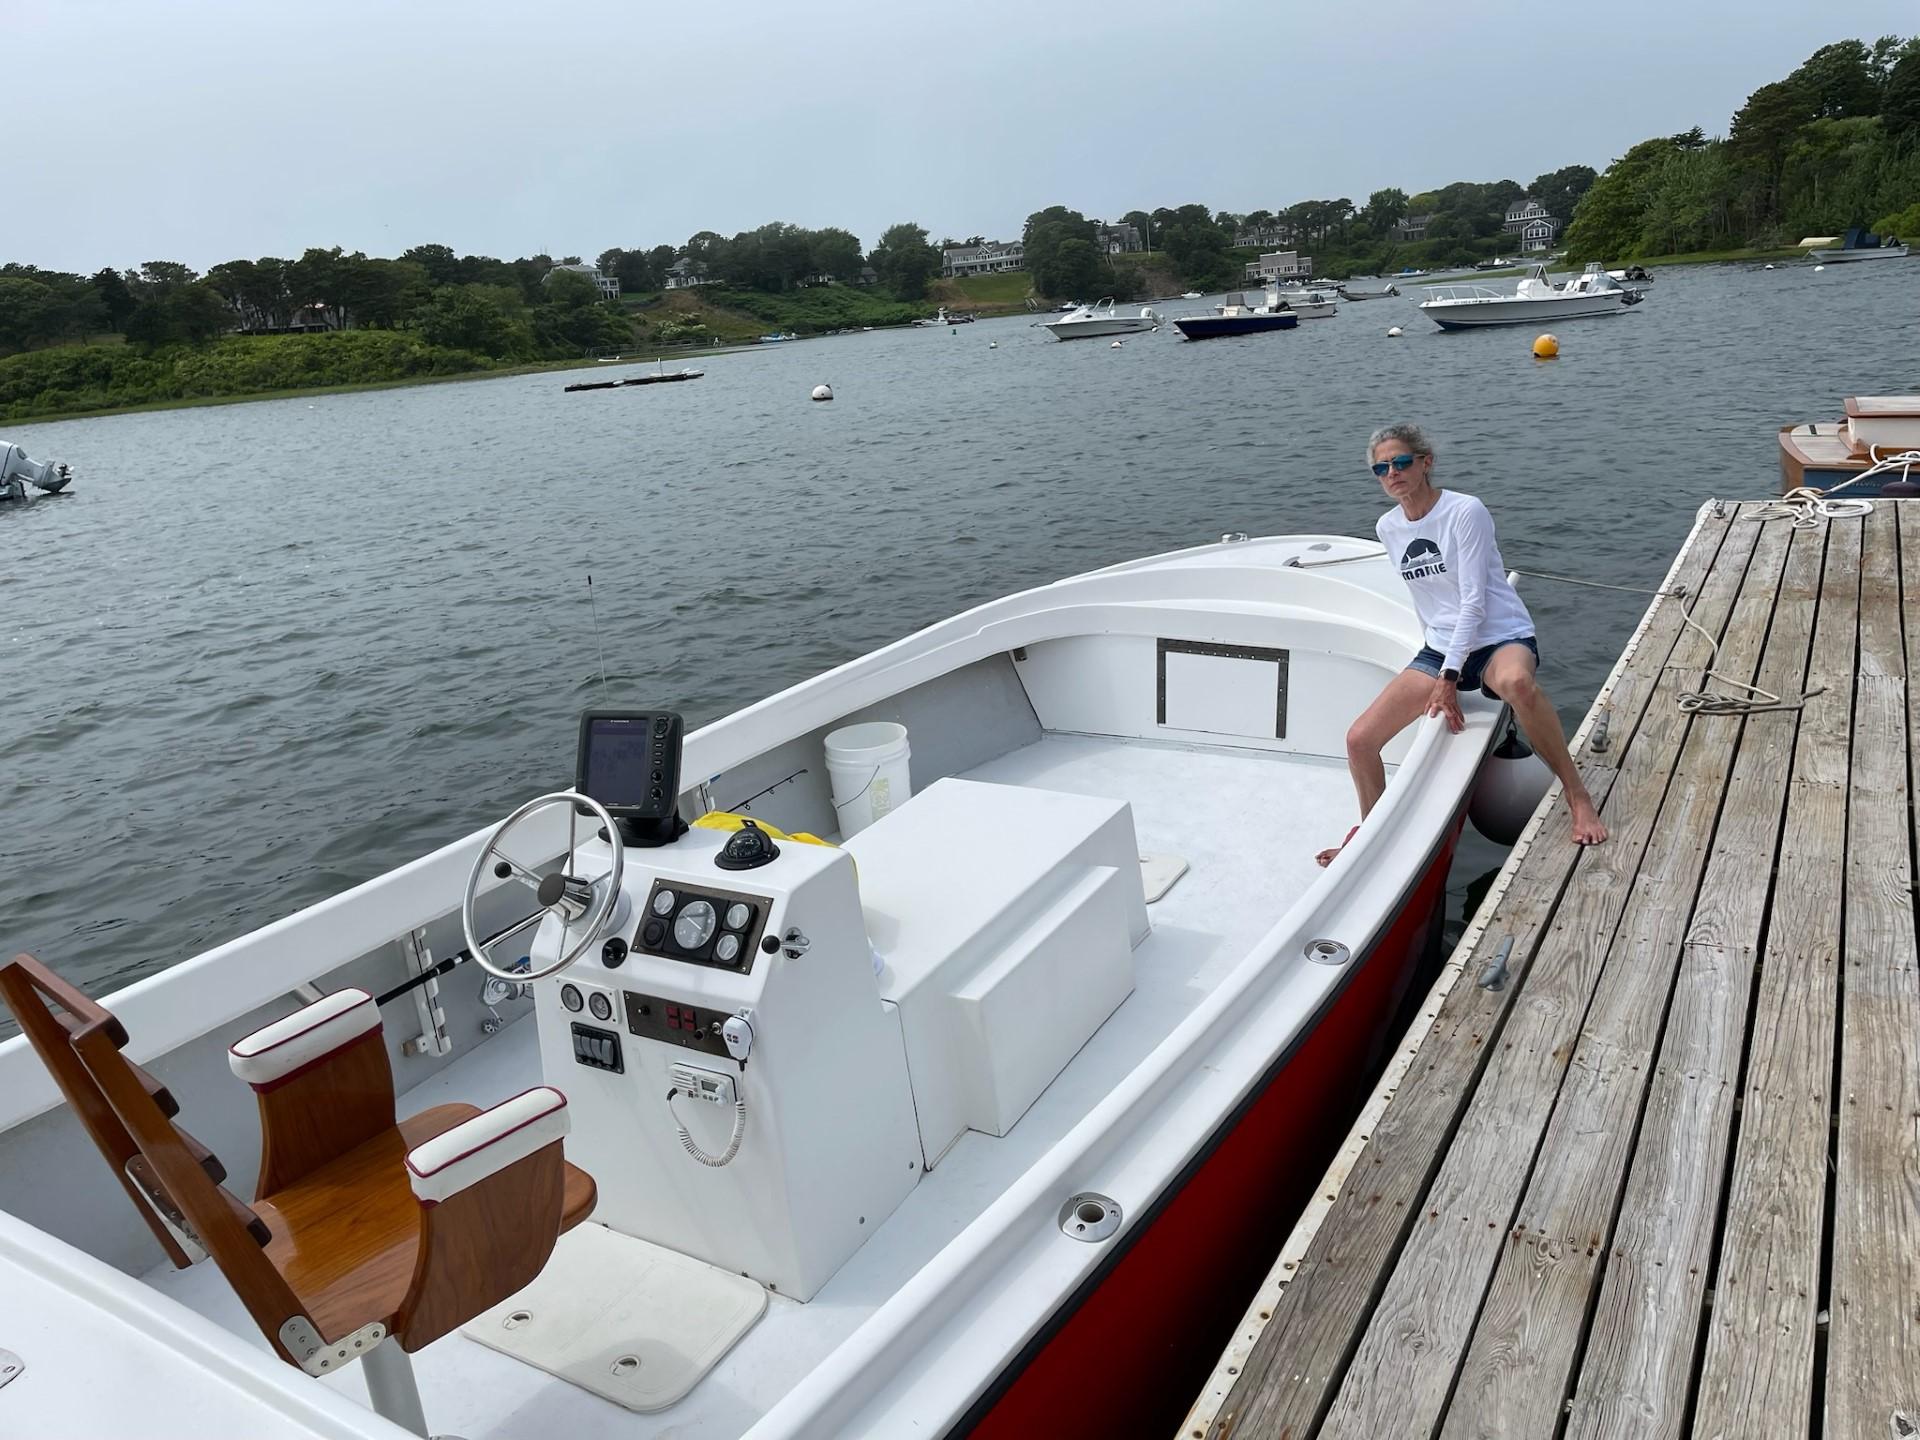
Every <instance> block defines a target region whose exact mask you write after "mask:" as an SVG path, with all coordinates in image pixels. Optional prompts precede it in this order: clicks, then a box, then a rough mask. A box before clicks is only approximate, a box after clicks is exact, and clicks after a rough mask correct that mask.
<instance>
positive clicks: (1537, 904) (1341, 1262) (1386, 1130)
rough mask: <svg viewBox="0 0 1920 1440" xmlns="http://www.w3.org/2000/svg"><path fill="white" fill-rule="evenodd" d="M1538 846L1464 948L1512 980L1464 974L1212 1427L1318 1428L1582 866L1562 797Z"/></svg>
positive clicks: (1682, 563) (1658, 634)
mask: <svg viewBox="0 0 1920 1440" xmlns="http://www.w3.org/2000/svg"><path fill="white" fill-rule="evenodd" d="M1731 528H1732V522H1731V519H1730V517H1721V518H1718V519H1712V518H1709V519H1706V520H1703V521H1702V522H1701V524H1700V526H1699V527H1698V529H1697V530H1696V532H1695V534H1694V537H1693V540H1692V542H1691V544H1690V545H1689V547H1688V549H1687V552H1686V553H1685V554H1684V555H1682V556H1681V557H1680V559H1679V561H1678V563H1677V564H1676V565H1675V567H1674V570H1673V573H1672V576H1671V579H1672V580H1673V581H1674V582H1675V583H1677V584H1678V585H1680V586H1682V587H1683V588H1684V589H1685V591H1686V593H1687V594H1688V595H1696V594H1698V593H1699V592H1700V590H1701V587H1702V585H1703V582H1704V580H1705V578H1706V576H1707V575H1708V573H1709V571H1710V570H1711V569H1712V568H1713V567H1714V565H1715V562H1716V561H1717V560H1718V559H1719V558H1720V549H1721V547H1722V545H1723V543H1724V542H1725V540H1726V537H1727V535H1728V533H1729V531H1730V530H1731ZM1728 598H1730V596H1721V597H1717V598H1715V599H1713V600H1711V601H1710V602H1709V603H1706V604H1703V605H1701V606H1700V607H1698V610H1697V616H1698V619H1699V620H1700V622H1701V623H1703V624H1705V625H1707V626H1708V627H1709V628H1713V627H1715V626H1716V625H1717V623H1719V621H1720V620H1721V619H1724V616H1725V614H1726V613H1727V609H1726V603H1725V602H1726V600H1727V599H1728ZM1680 615H1681V606H1680V605H1677V604H1675V603H1673V602H1672V601H1662V602H1659V603H1658V604H1657V605H1656V606H1655V607H1654V609H1653V611H1652V613H1651V614H1650V615H1649V617H1648V619H1647V622H1646V624H1645V625H1644V626H1643V627H1642V629H1641V631H1640V633H1639V636H1638V640H1637V644H1636V646H1635V650H1634V654H1633V655H1632V656H1631V657H1629V662H1628V663H1627V664H1626V665H1625V667H1624V668H1623V669H1622V670H1621V672H1620V673H1619V674H1618V675H1617V676H1616V678H1615V683H1614V685H1613V687H1612V690H1611V694H1610V695H1609V697H1608V700H1609V703H1608V707H1607V716H1608V744H1607V747H1606V749H1605V750H1604V751H1603V752H1601V753H1599V754H1591V755H1583V756H1582V757H1581V769H1582V773H1583V775H1584V777H1585V779H1586V781H1587V785H1588V788H1589V789H1590V790H1591V791H1592V792H1593V795H1594V798H1595V800H1596V801H1597V802H1598V803H1600V804H1601V806H1602V807H1603V813H1610V812H1606V810H1605V807H1606V805H1607V801H1608V795H1609V792H1610V791H1611V789H1612V785H1613V780H1614V777H1615V776H1616V775H1617V774H1618V771H1619V766H1620V764H1621V763H1622V760H1623V757H1624V756H1625V755H1626V754H1628V753H1629V752H1630V751H1631V749H1632V748H1633V746H1634V745H1636V744H1638V727H1639V725H1640V721H1641V717H1642V716H1643V714H1644V713H1645V711H1646V708H1647V704H1648V701H1649V699H1650V698H1651V696H1652V693H1653V684H1654V681H1655V680H1656V679H1657V678H1658V676H1659V675H1660V674H1661V672H1662V671H1663V669H1664V666H1665V663H1666V660H1667V658H1668V657H1669V655H1670V654H1671V652H1672V649H1673V646H1674V644H1675V643H1676V642H1677V641H1678V639H1679V638H1680V636H1681V634H1682V632H1683V629H1684V627H1683V625H1682V622H1681V619H1680ZM1531 853H1532V854H1534V855H1537V856H1539V857H1541V858H1540V859H1539V860H1537V861H1535V862H1534V863H1531V864H1529V865H1527V866H1526V867H1525V868H1524V869H1523V870H1522V871H1521V872H1520V873H1519V874H1517V875H1515V876H1514V877H1513V883H1512V884H1511V885H1510V886H1509V888H1508V890H1507V893H1506V895H1505V897H1504V898H1503V901H1502V905H1501V913H1500V917H1499V918H1500V923H1499V924H1498V925H1497V926H1495V927H1493V928H1490V929H1489V930H1488V931H1487V932H1486V933H1485V935H1484V936H1483V937H1482V941H1481V943H1480V945H1479V946H1478V947H1476V950H1475V952H1474V954H1472V955H1471V956H1468V957H1463V960H1464V969H1465V973H1466V974H1467V975H1473V976H1477V975H1478V974H1479V973H1480V971H1481V969H1482V968H1484V965H1485V963H1486V962H1487V961H1488V960H1490V959H1491V958H1492V956H1493V954H1494V953H1495V951H1496V950H1497V948H1498V946H1499V945H1500V944H1501V943H1502V941H1503V939H1504V938H1505V937H1507V936H1511V937H1512V939H1513V945H1512V948H1511V952H1510V956H1509V961H1508V963H1509V967H1510V971H1511V975H1512V979H1511V980H1510V982H1509V984H1508V985H1507V986H1506V988H1504V989H1501V990H1494V991H1489V990H1484V989H1482V988H1480V987H1479V986H1478V985H1473V984H1464V985H1456V986H1455V987H1454V988H1453V989H1452V990H1451V991H1450V992H1449V994H1448V996H1447V998H1446V1001H1445V1002H1444V1004H1443V1005H1442V1008H1441V1011H1440V1013H1439V1015H1438V1016H1436V1017H1435V1019H1434V1021H1433V1025H1432V1030H1431V1032H1430V1034H1429V1036H1428V1038H1427V1039H1426V1040H1425V1041H1423V1042H1422V1057H1421V1059H1420V1060H1419V1061H1418V1062H1417V1063H1416V1065H1415V1066H1414V1067H1413V1069H1412V1070H1411V1071H1410V1072H1409V1074H1408V1075H1407V1077H1406V1079H1405V1081H1404V1082H1403V1083H1402V1084H1401V1086H1400V1088H1399V1089H1398V1090H1397V1091H1396V1092H1395V1093H1394V1097H1393V1101H1392V1103H1391V1104H1390V1105H1389V1106H1388V1107H1387V1109H1386V1111H1385V1114H1384V1115H1383V1117H1382V1119H1381V1122H1380V1124H1379V1125H1377V1126H1376V1127H1375V1129H1374V1130H1373V1132H1372V1134H1371V1135H1370V1136H1369V1137H1368V1140H1367V1148H1366V1150H1365V1152H1364V1154H1363V1156H1362V1158H1361V1161H1360V1164H1359V1165H1358V1166H1356V1167H1355V1169H1354V1170H1353V1172H1352V1173H1351V1174H1350V1175H1349V1177H1348V1180H1347V1183H1346V1184H1345V1185H1343V1186H1342V1187H1341V1190H1340V1192H1339V1194H1338V1195H1337V1197H1336V1198H1335V1200H1334V1202H1333V1205H1332V1207H1331V1208H1330V1211H1329V1213H1328V1216H1327V1218H1326V1220H1325V1221H1324V1222H1323V1223H1322V1224H1321V1225H1320V1227H1319V1229H1318V1230H1317V1231H1316V1233H1315V1236H1314V1239H1313V1242H1312V1243H1311V1245H1310V1246H1309V1247H1308V1249H1307V1252H1306V1254H1305V1255H1304V1256H1303V1257H1302V1260H1301V1262H1300V1264H1299V1266H1298V1268H1297V1270H1296V1271H1295V1273H1294V1275H1293V1278H1292V1279H1291V1280H1290V1281H1289V1282H1288V1284H1287V1286H1286V1288H1285V1290H1283V1291H1282V1292H1281V1294H1280V1297H1279V1300H1278V1302H1277V1303H1276V1305H1275V1307H1274V1310H1273V1313H1272V1315H1271V1318H1270V1319H1269V1320H1268V1322H1267V1324H1266V1326H1265V1328H1264V1329H1263V1330H1262V1331H1261V1333H1260V1335H1259V1338H1258V1339H1257V1340H1256V1341H1255V1342H1254V1344H1253V1347H1252V1350H1251V1352H1250V1354H1249V1357H1248V1359H1247V1363H1246V1364H1245V1366H1244V1367H1243V1368H1242V1372H1241V1374H1240V1376H1239V1378H1238V1380H1237V1382H1236V1383H1235V1385H1234V1387H1233V1389H1232V1391H1231V1392H1230V1393H1229V1394H1228V1396H1227V1399H1226V1401H1225V1402H1224V1403H1223V1404H1222V1405H1221V1407H1220V1409H1219V1411H1218V1413H1217V1418H1216V1420H1215V1423H1214V1425H1213V1427H1212V1430H1211V1434H1212V1435H1214V1436H1221V1437H1224V1436H1226V1435H1228V1434H1231V1435H1234V1436H1240V1437H1248V1436H1281V1435H1284V1436H1302V1435H1306V1434H1308V1433H1310V1432H1311V1430H1312V1429H1313V1427H1314V1426H1316V1425H1317V1424H1318V1422H1319V1419H1320V1416H1321V1414H1322V1412H1323V1411H1324V1410H1325V1408H1326V1406H1327V1405H1328V1403H1329V1402H1330V1401H1331V1398H1332V1395H1333V1392H1334V1388H1335V1387H1336V1386H1337V1385H1338V1383H1339V1382H1340V1380H1341V1378H1342V1376H1343V1375H1344V1374H1345V1371H1346V1367H1347V1361H1348V1358H1349V1357H1350V1355H1351V1353H1352V1351H1353V1348H1354V1346H1355V1344H1356V1343H1357V1341H1358V1337H1359V1334H1360V1330H1361V1327H1362V1326H1363V1325H1364V1324H1365V1322H1366V1320H1367V1318H1368V1315H1369V1313H1370V1311H1371V1308H1372V1305H1373V1303H1374V1300H1375V1297H1376V1296H1377V1295H1378V1293H1379V1289H1380V1286H1381V1284H1382V1283H1383V1281H1384V1271H1385V1267H1386V1265H1387V1264H1388V1263H1389V1262H1390V1260H1391V1257H1392V1256H1393V1255H1394V1254H1396V1253H1397V1252H1398V1250H1399V1248H1400V1245H1401V1243H1402V1241H1403V1240H1404V1238H1405V1235H1406V1232H1407V1230H1408V1227H1409V1226H1410V1225H1412V1224H1413V1222H1414V1219H1415V1217H1416V1215H1417V1214H1418V1213H1419V1207H1418V1203H1417V1202H1418V1200H1419V1197H1420V1196H1421V1194H1422V1193H1423V1192H1424V1191H1425V1189H1426V1187H1427V1184H1428V1182H1429V1180H1430V1179H1431V1177H1432V1174H1433V1171H1434V1168H1435V1166H1436V1165H1437V1164H1438V1162H1439V1159H1440V1157H1441V1154H1442V1152H1443V1151H1444V1148H1445V1145H1446V1141H1447V1138H1448V1137H1449V1136H1450V1135H1451V1134H1452V1133H1453V1130H1454V1128H1455V1126H1456V1125H1457V1124H1458V1122H1459V1117H1460V1114H1461V1112H1462V1110H1463V1109H1464V1108H1465V1105H1466V1102H1467V1099H1468V1097H1469V1095H1470V1094H1471V1093H1472V1091H1473V1087H1474V1084H1475V1081H1476V1079H1477V1078H1478V1076H1479V1073H1480V1070H1481V1068H1482V1067H1483V1066H1484V1065H1485V1063H1486V1059H1487V1056H1488V1054H1489V1053H1490V1042H1491V1041H1493V1039H1494V1037H1495V1036H1496V1035H1497V1034H1498V1032H1499V1030H1500V1025H1501V1021H1502V1019H1503V1017H1504V1016H1505V1014H1506V1012H1507V1010H1508V1008H1509V1006H1510V1005H1511V1004H1512V1001H1513V998H1514V995H1515V993H1516V991H1517V990H1518V988H1519V985H1520V984H1521V983H1522V982H1523V980H1524V977H1525V976H1526V974H1527V972H1528V965H1529V963H1530V961H1531V959H1532V956H1533V954H1534V952H1535V948H1536V946H1537V945H1538V943H1539V941H1540V939H1541V937H1542V935H1543V933H1544V929H1545V926H1546V924H1547V922H1548V920H1549V918H1550V917H1551V915H1552V914H1553V912H1554V908H1555V906H1556V905H1557V904H1558V902H1559V899H1560V894H1561V891H1562V889H1563V888H1564V886H1565V885H1566V883H1567V880H1568V879H1569V877H1570V876H1571V874H1572V872H1573V869H1574V865H1575V862H1576V860H1577V859H1578V854H1579V852H1578V851H1577V850H1576V849H1575V847H1574V846H1573V844H1572V841H1571V835H1570V830H1569V823H1568V818H1567V812H1566V807H1565V806H1564V805H1561V804H1557V803H1556V804H1555V806H1554V807H1553V810H1552V811H1551V812H1550V813H1549V815H1548V816H1547V817H1546V818H1545V821H1544V824H1543V827H1542V829H1541V831H1540V833H1539V835H1538V838H1537V840H1536V842H1535V845H1534V847H1533V850H1532V852H1531Z"/></svg>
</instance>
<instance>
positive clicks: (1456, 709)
mask: <svg viewBox="0 0 1920 1440" xmlns="http://www.w3.org/2000/svg"><path fill="white" fill-rule="evenodd" d="M1427 714H1429V715H1441V716H1444V717H1445V718H1446V722H1447V729H1449V730H1451V731H1452V732H1453V733H1454V734H1455V735H1458V734H1459V733H1460V732H1461V731H1462V730H1464V729H1466V728H1467V717H1466V716H1464V715H1462V714H1461V713H1460V691H1459V689H1458V688H1457V687H1456V686H1455V685H1454V683H1453V681H1451V680H1435V681H1434V682H1433V694H1432V695H1431V696H1429V697H1428V699H1427Z"/></svg>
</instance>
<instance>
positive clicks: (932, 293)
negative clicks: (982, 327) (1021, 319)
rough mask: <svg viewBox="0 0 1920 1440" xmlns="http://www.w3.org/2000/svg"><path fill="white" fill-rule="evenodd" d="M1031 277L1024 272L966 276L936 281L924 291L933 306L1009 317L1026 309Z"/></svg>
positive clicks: (1013, 271) (1030, 292)
mask: <svg viewBox="0 0 1920 1440" xmlns="http://www.w3.org/2000/svg"><path fill="white" fill-rule="evenodd" d="M1032 293H1033V277H1032V276H1031V275H1029V274H1028V273H1027V272H1026V271H1024V270H1005V271H1002V272H1001V273H1000V274H998V275H968V276H965V277H963V278H961V279H958V280H936V281H934V282H933V284H932V285H931V286H929V287H928V290H927V298H928V299H929V300H931V301H932V302H933V303H934V304H935V305H945V306H946V307H947V308H948V309H950V310H967V311H971V312H972V313H974V314H976V315H1011V314H1013V313H1014V312H1015V311H1024V310H1025V309H1026V308H1027V297H1028V296H1029V295H1031V294H1032Z"/></svg>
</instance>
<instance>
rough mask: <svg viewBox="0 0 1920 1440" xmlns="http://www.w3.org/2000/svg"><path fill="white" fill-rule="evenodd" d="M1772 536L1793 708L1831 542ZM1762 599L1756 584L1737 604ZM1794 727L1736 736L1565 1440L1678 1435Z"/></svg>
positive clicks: (1775, 643)
mask: <svg viewBox="0 0 1920 1440" xmlns="http://www.w3.org/2000/svg"><path fill="white" fill-rule="evenodd" d="M1779 528H1780V529H1781V530H1782V531H1783V533H1784V534H1785V536H1786V537H1787V538H1788V539H1789V540H1790V544H1791V548H1790V550H1789V552H1788V556H1787V563H1786V568H1785V572H1784V574H1783V575H1782V577H1781V581H1780V585H1779V589H1778V598H1777V601H1776V603H1775V604H1774V607H1773V616H1772V628H1771V630H1770V632H1769V634H1768V636H1767V644H1766V653H1765V657H1764V659H1763V660H1762V663H1761V666H1760V670H1759V674H1758V675H1757V676H1756V677H1755V683H1756V684H1758V685H1760V686H1761V687H1762V688H1764V689H1766V690H1768V691H1769V692H1771V693H1773V694H1776V695H1782V696H1794V695H1798V694H1799V693H1800V691H1801V688H1802V685H1803V683H1804V680H1805V676H1806V668H1807V652H1808V648H1809V646H1810V645H1811V644H1812V640H1813V626H1814V615H1815V609H1816V605H1817V599H1818V595H1819V588H1820V569H1821V561H1822V559H1823V557H1824V554H1825V551H1826V533H1825V532H1824V531H1823V530H1800V531H1786V530H1785V527H1779ZM1758 602H1759V597H1758V595H1757V593H1756V592H1755V591H1754V589H1753V587H1752V586H1751V585H1750V586H1749V587H1748V589H1747V591H1746V592H1745V593H1744V594H1743V595H1742V597H1741V602H1740V603H1741V605H1743V606H1750V607H1751V606H1754V605H1757V604H1758ZM1798 718H1799V717H1798V715H1797V714H1795V713H1793V712H1783V713H1777V714H1772V715H1760V716H1755V717H1754V718H1753V719H1752V720H1751V721H1749V722H1748V723H1747V724H1746V727H1745V730H1744V733H1743V734H1742V736H1741V741H1740V751H1739V755H1738V757H1737V758H1736V760H1735V762H1734V769H1733V775H1732V778H1731V779H1730V780H1729V782H1728V785H1727V796H1726V802H1725V805H1724V807H1723V808H1722V811H1721V816H1720V823H1719V826H1718V828H1717V829H1716V831H1715V833H1714V838H1713V848H1712V851H1711V853H1710V854H1709V856H1708V860H1707V867H1706V875H1705V877H1704V879H1703V880H1702V882H1701V887H1700V895H1699V898H1698V900H1697V902H1696V903H1695V905H1694V912H1693V921H1692V924H1691V925H1690V926H1689V927H1688V931H1687V936H1686V943H1685V946H1684V948H1683V950H1682V955H1681V961H1680V973H1679V979H1678V981H1677V983H1676V985H1675V988H1674V995H1673V1000H1672V1006H1671V1009H1670V1011H1669V1014H1668V1019H1667V1025H1666V1030H1665V1034H1664V1035H1663V1036H1662V1039H1661V1045H1660V1053H1659V1059H1658V1062H1657V1064H1656V1067H1655V1071H1654V1076H1653V1084H1652V1086H1651V1089H1650V1093H1649V1095H1648V1099H1647V1108H1646V1114H1645V1116H1644V1118H1643V1120H1642V1122H1641V1127H1640V1135H1639V1138H1638V1141H1637V1142H1636V1145H1635V1154H1634V1161H1633V1169H1632V1172H1631V1174H1630V1176H1629V1178H1628V1181H1627V1187H1626V1194H1625V1198H1624V1199H1623V1200H1622V1202H1621V1207H1620V1214H1619V1217H1618V1219H1617V1220H1616V1221H1615V1224H1614V1234H1613V1243H1612V1245H1611V1247H1610V1249H1609V1251H1608V1253H1607V1257H1606V1274H1605V1279H1604V1281H1603V1283H1602V1285H1601V1290H1600V1297H1599V1301H1598V1303H1597V1305H1596V1306H1595V1308H1594V1313H1593V1318H1592V1321H1591V1325H1590V1328H1589V1331H1588V1337H1587V1342H1586V1349H1585V1353H1584V1357H1583V1359H1582V1361H1581V1366H1580V1372H1579V1377H1578V1381H1577V1384H1576V1387H1575V1389H1574V1394H1573V1408H1572V1412H1571V1417H1570V1419H1569V1421H1568V1425H1567V1436H1568V1440H1667V1437H1674V1440H1678V1437H1680V1436H1682V1435H1684V1433H1685V1421H1686V1409H1687V1392H1688V1388H1689V1386H1690V1384H1691V1381H1692V1376H1693V1369H1694V1361H1695V1358H1696V1352H1697V1349H1698V1344H1699V1338H1700V1322H1701V1317H1702V1313H1703V1307H1704V1302H1705V1292H1706V1288H1707V1272H1708V1268H1709V1265H1710V1263H1711V1258H1712V1246H1713V1238H1714V1234H1715V1232H1716V1230H1717V1228H1718V1218H1719V1202H1720V1196H1721V1191H1722V1186H1723V1182H1724V1178H1725V1174H1726V1165H1727V1149H1728V1141H1729V1138H1730V1134H1731V1130H1732V1123H1733V1110H1734V1104H1733V1102H1734V1097H1735V1095H1736V1094H1737V1091H1738V1085H1739V1080H1740V1065H1741V1060H1742V1056H1743V1052H1744V1049H1745V1031H1746V1023H1747V1014H1748V1006H1749V1003H1750V1001H1751V998H1752V975H1753V968H1754V965H1755V963H1756V961H1757V957H1758V954H1759V948H1760V939H1761V933H1762V929H1763V927H1764V925H1765V920H1766V907H1767V899H1768V896H1769V893H1770V890H1771V881H1772V876H1773V866H1774V858H1775V852H1776V850H1777V847H1778V845H1779V842H1780V832H1781V817H1782V812H1783V811H1784V809H1785V806H1786V800H1787V780H1788V777H1789V775H1790V773H1791V771H1792V764H1793V747H1794V738H1795V735H1796V734H1797V732H1798V728H1799V725H1798Z"/></svg>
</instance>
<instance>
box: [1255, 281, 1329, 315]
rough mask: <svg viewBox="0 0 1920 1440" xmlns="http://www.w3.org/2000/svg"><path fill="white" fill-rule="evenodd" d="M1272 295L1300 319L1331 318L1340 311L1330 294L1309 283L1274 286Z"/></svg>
mask: <svg viewBox="0 0 1920 1440" xmlns="http://www.w3.org/2000/svg"><path fill="white" fill-rule="evenodd" d="M1273 296H1274V299H1276V300H1278V301H1279V302H1281V303H1284V304H1285V305H1286V307H1287V308H1288V309H1289V310H1291V311H1293V313H1294V314H1296V315H1298V316H1299V317H1300V318H1301V319H1302V320H1331V319H1332V318H1333V317H1334V316H1335V315H1337V314H1339V312H1340V306H1339V304H1338V302H1336V301H1335V300H1334V298H1333V295H1332V294H1329V293H1328V292H1327V291H1325V290H1320V289H1316V288H1314V287H1313V286H1311V285H1279V286H1275V287H1274V288H1273ZM1269 303H1272V302H1271V301H1270V302H1269Z"/></svg>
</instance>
